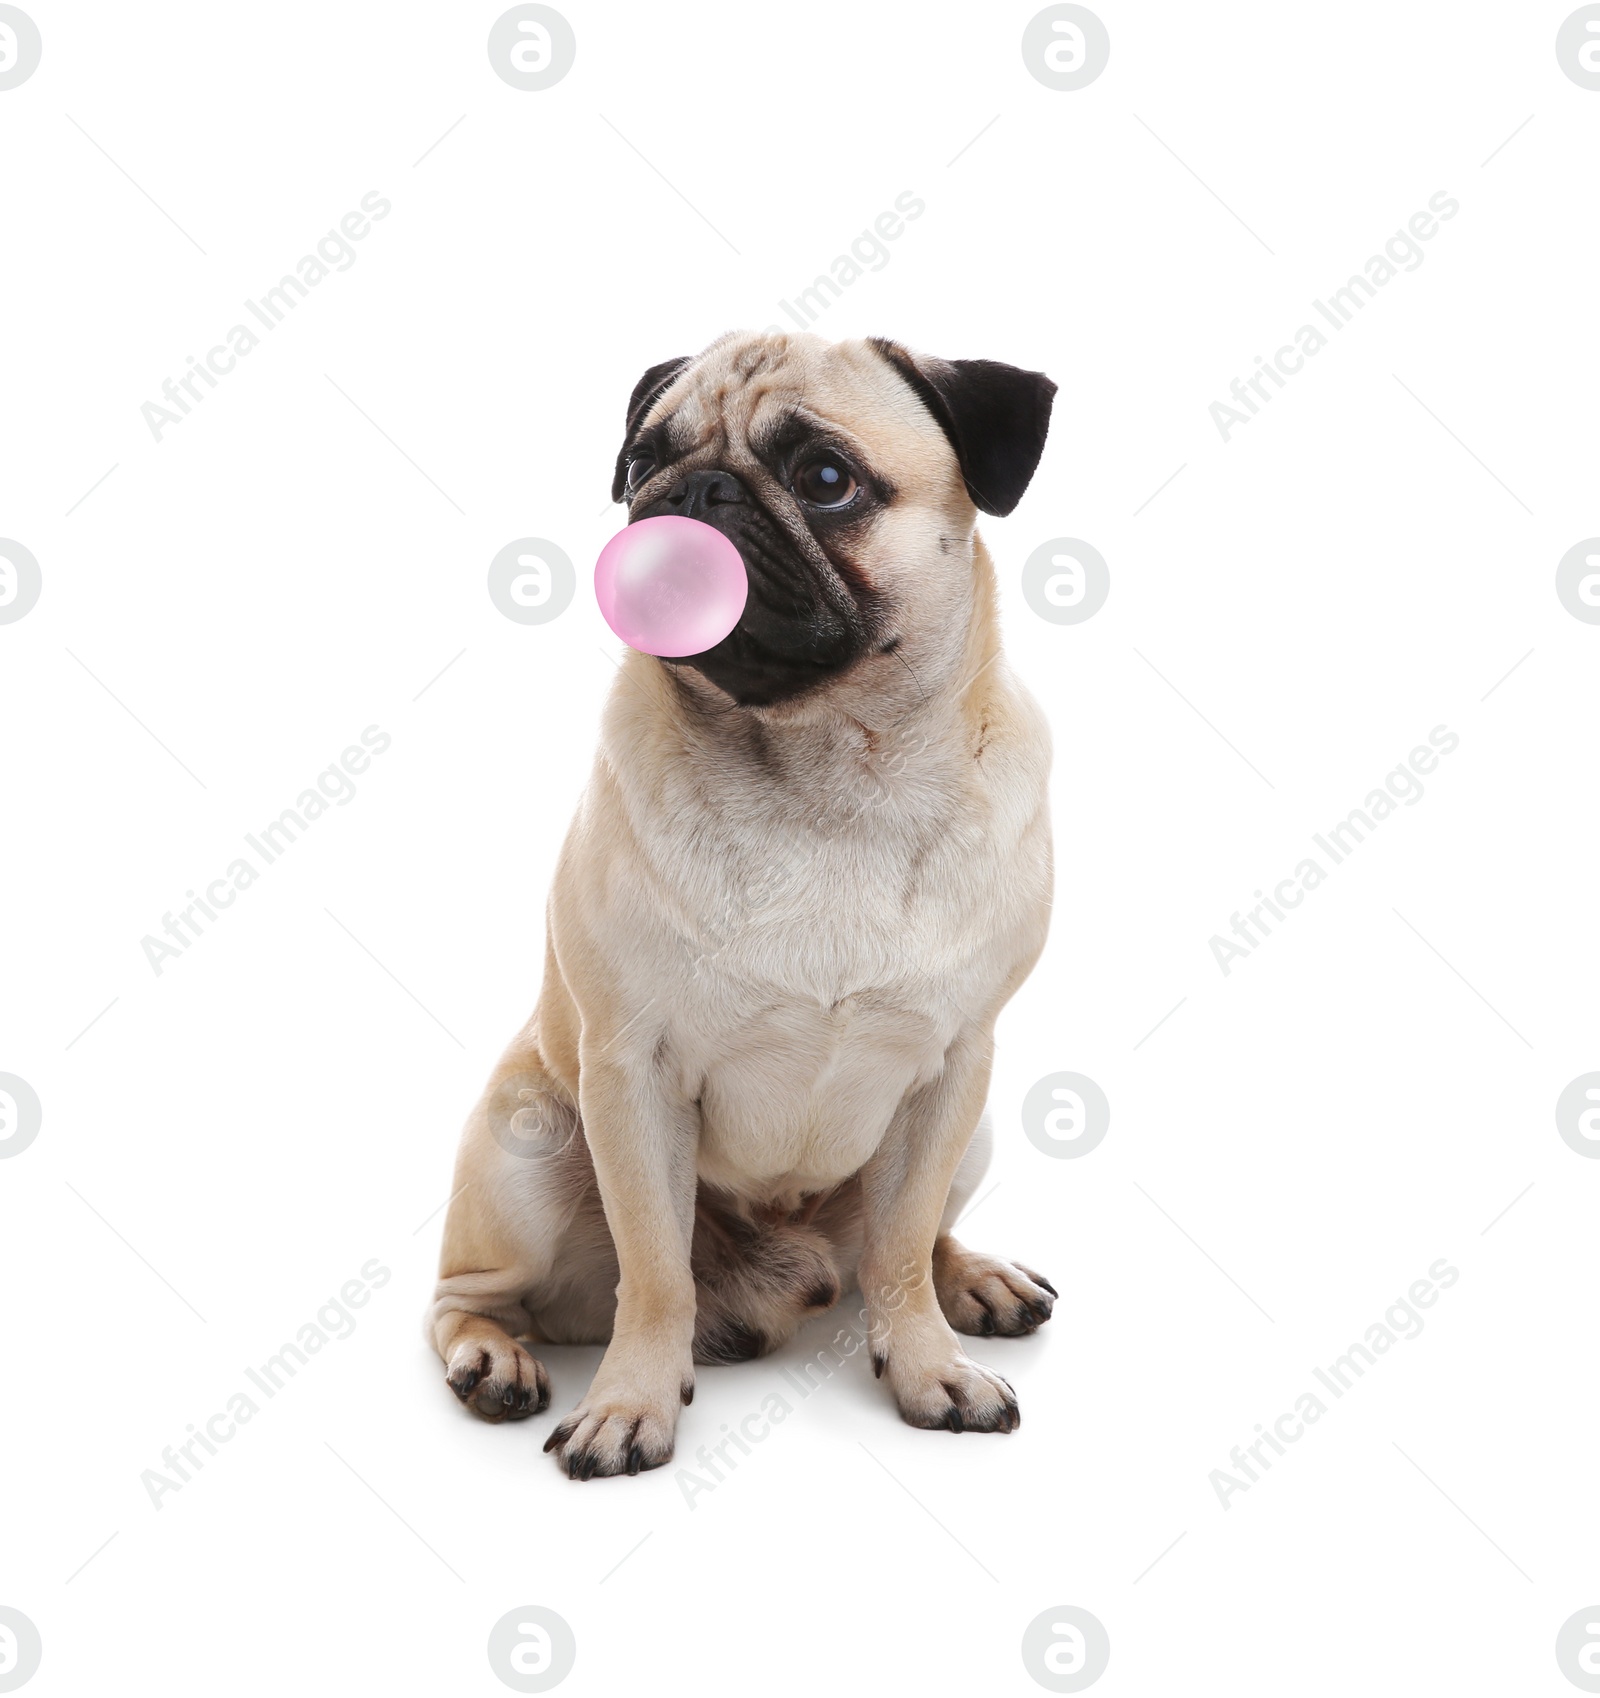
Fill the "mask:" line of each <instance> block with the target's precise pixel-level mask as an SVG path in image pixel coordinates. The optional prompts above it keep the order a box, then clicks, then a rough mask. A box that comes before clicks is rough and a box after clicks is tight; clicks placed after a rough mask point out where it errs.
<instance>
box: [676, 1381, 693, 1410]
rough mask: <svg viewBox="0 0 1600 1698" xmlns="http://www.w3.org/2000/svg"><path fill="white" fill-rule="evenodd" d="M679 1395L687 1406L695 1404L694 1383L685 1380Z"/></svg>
mask: <svg viewBox="0 0 1600 1698" xmlns="http://www.w3.org/2000/svg"><path fill="white" fill-rule="evenodd" d="M678 1395H679V1396H680V1397H682V1399H683V1401H684V1404H685V1405H686V1406H687V1405H688V1404H691V1403H693V1402H694V1381H693V1380H685V1381H684V1382H683V1390H682V1391H681V1392H680V1393H679V1394H678Z"/></svg>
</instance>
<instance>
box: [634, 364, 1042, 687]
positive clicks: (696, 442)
mask: <svg viewBox="0 0 1600 1698" xmlns="http://www.w3.org/2000/svg"><path fill="white" fill-rule="evenodd" d="M1055 388H1056V386H1055V385H1054V384H1053V383H1052V382H1051V381H1050V380H1049V378H1047V377H1045V376H1044V375H1043V374H1042V373H1040V372H1033V371H1020V370H1018V369H1017V368H1016V367H1015V366H1008V365H1000V364H997V363H996V362H994V361H992V360H935V359H927V358H924V357H922V356H920V355H915V354H911V353H909V352H907V350H906V349H904V348H902V347H900V346H899V345H898V344H897V343H894V342H888V341H884V340H881V339H877V338H874V339H872V340H870V341H853V342H839V343H832V344H830V343H827V342H824V341H823V340H821V338H819V337H816V336H809V335H806V336H790V335H784V334H780V333H767V334H762V335H755V334H738V335H733V336H727V337H724V338H723V339H722V340H721V341H719V342H714V343H713V344H712V345H711V346H710V347H709V348H708V349H706V351H705V352H704V353H703V354H701V355H699V356H698V357H695V358H683V359H676V360H668V361H666V362H665V363H663V364H661V365H658V366H652V367H651V368H650V369H649V370H648V371H647V372H646V373H645V374H644V376H643V377H642V378H640V379H639V382H638V384H637V385H636V386H635V388H634V391H633V395H632V398H631V399H630V401H629V403H628V421H627V433H626V436H625V437H624V440H623V445H622V451H621V453H620V454H618V456H617V469H616V479H615V482H614V484H613V487H612V492H611V493H612V498H613V499H614V500H618V501H623V500H625V501H626V502H627V503H628V508H629V514H628V516H629V520H630V522H632V521H633V520H636V519H647V518H651V517H653V516H655V515H657V514H663V513H678V514H683V515H685V516H687V517H689V518H692V519H699V520H701V521H702V522H703V523H705V524H708V525H712V526H714V527H715V528H716V529H717V530H719V531H722V532H723V533H724V534H725V535H726V536H727V537H728V538H729V539H730V540H731V541H732V542H733V543H734V545H735V546H736V547H737V548H738V550H739V553H740V554H741V555H742V556H743V558H744V563H745V567H746V570H747V571H748V573H749V579H750V594H749V600H748V601H747V602H746V605H745V610H744V613H743V614H742V615H741V616H740V619H739V623H738V624H737V625H736V626H735V627H734V629H733V631H732V632H731V633H730V634H729V635H728V636H727V637H725V638H724V639H723V640H722V641H721V642H720V643H718V644H717V645H716V647H715V648H711V649H707V650H706V651H705V653H704V654H698V655H690V656H688V657H686V658H685V659H683V660H680V661H674V662H671V663H670V664H673V665H677V666H682V667H687V668H692V669H693V671H694V672H696V673H698V674H700V675H701V676H702V677H704V678H705V679H707V680H709V681H710V683H712V684H713V685H715V686H716V687H717V688H718V689H720V690H721V691H723V692H725V693H726V694H727V695H728V696H731V697H732V698H733V700H734V701H735V702H737V703H738V704H739V705H740V706H742V707H758V708H760V707H772V706H775V705H777V704H779V703H783V702H792V701H795V700H796V699H797V698H800V697H803V696H807V695H810V694H812V693H815V692H817V691H820V690H822V689H824V688H826V687H827V686H829V685H831V684H834V683H835V682H837V681H839V680H841V679H843V678H845V677H846V676H847V675H854V674H856V673H857V672H858V671H859V669H861V668H862V667H864V666H867V665H870V664H871V663H872V660H873V657H875V656H882V657H883V664H884V665H887V666H895V665H897V664H898V662H897V661H895V660H893V659H891V658H889V657H891V656H893V655H895V654H897V653H898V654H899V655H900V656H901V658H902V659H905V658H906V657H912V659H913V661H914V659H915V658H916V657H919V656H920V657H921V658H923V659H924V660H925V661H926V660H930V659H931V658H932V651H935V650H936V651H937V652H938V653H940V654H948V653H951V652H955V653H959V649H960V643H961V641H962V639H963V637H964V633H965V630H966V627H967V625H968V624H969V623H970V619H971V616H972V611H973V607H974V601H975V589H974V583H973V570H974V562H973V551H972V543H973V527H974V524H975V521H976V509H977V508H982V509H983V511H984V512H986V513H1009V512H1010V511H1011V509H1012V508H1013V507H1015V506H1016V504H1017V502H1018V501H1019V500H1021V498H1022V494H1023V491H1024V490H1025V489H1026V488H1027V487H1028V482H1029V480H1030V479H1031V478H1032V476H1033V473H1034V468H1035V467H1036V466H1037V465H1038V463H1039V456H1040V454H1041V453H1042V452H1043V450H1044V440H1045V433H1046V431H1047V430H1048V428H1049V423H1050V402H1051V397H1052V396H1053V395H1054V394H1055Z"/></svg>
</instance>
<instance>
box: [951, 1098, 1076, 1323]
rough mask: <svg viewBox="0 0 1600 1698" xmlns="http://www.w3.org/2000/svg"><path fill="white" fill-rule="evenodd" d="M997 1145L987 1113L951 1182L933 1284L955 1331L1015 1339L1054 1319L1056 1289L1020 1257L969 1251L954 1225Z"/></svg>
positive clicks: (970, 1197) (975, 1188) (986, 1167)
mask: <svg viewBox="0 0 1600 1698" xmlns="http://www.w3.org/2000/svg"><path fill="white" fill-rule="evenodd" d="M993 1145H994V1128H993V1126H992V1125H991V1124H990V1121H989V1116H988V1115H987V1114H985V1115H984V1116H983V1118H982V1119H981V1120H980V1121H979V1122H978V1127H977V1130H976V1131H975V1132H974V1133H973V1134H972V1142H971V1143H970V1144H968V1145H967V1148H966V1153H965V1154H964V1155H963V1156H962V1158H961V1164H960V1166H959V1167H957V1169H956V1176H955V1178H954V1179H953V1180H952V1181H951V1184H950V1197H949V1201H948V1202H947V1203H946V1204H945V1210H944V1218H943V1219H942V1220H941V1221H940V1223H939V1236H938V1237H937V1238H936V1239H935V1240H934V1245H933V1289H934V1292H935V1293H936V1295H937V1296H938V1299H939V1307H940V1308H941V1309H942V1310H943V1311H944V1318H945V1319H946V1320H947V1321H948V1322H949V1323H950V1325H951V1326H953V1327H954V1328H955V1329H956V1331H957V1332H964V1333H967V1334H969V1335H973V1334H975V1335H977V1336H979V1337H984V1338H987V1337H990V1336H992V1335H994V1334H1003V1335H1004V1336H1005V1337H1007V1338H1015V1337H1018V1336H1019V1335H1020V1334H1022V1333H1029V1332H1033V1331H1034V1330H1035V1329H1036V1328H1038V1327H1040V1326H1042V1325H1043V1324H1044V1323H1045V1322H1046V1321H1047V1320H1049V1319H1050V1311H1051V1309H1052V1308H1053V1307H1054V1306H1055V1300H1056V1288H1055V1287H1054V1286H1053V1285H1052V1284H1051V1283H1050V1282H1049V1280H1047V1279H1045V1278H1044V1276H1043V1275H1042V1274H1037V1273H1035V1272H1034V1271H1033V1269H1032V1268H1028V1267H1024V1266H1023V1265H1022V1263H1021V1262H1005V1261H1001V1260H1000V1258H999V1257H998V1256H985V1255H983V1254H982V1253H981V1252H980V1251H977V1250H969V1249H967V1247H966V1246H965V1245H964V1244H962V1243H961V1242H960V1240H959V1239H957V1238H955V1237H953V1236H952V1228H953V1227H954V1226H955V1223H956V1221H957V1220H958V1219H959V1218H960V1216H961V1214H962V1212H963V1210H965V1208H966V1207H967V1204H968V1203H969V1202H970V1201H971V1200H972V1194H973V1192H974V1191H976V1190H977V1188H978V1185H979V1182H980V1181H981V1180H982V1178H983V1176H984V1174H985V1172H987V1170H988V1167H989V1156H990V1152H991V1150H992V1148H993Z"/></svg>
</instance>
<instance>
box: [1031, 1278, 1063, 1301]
mask: <svg viewBox="0 0 1600 1698" xmlns="http://www.w3.org/2000/svg"><path fill="white" fill-rule="evenodd" d="M1033 1283H1034V1284H1035V1285H1037V1286H1041V1287H1043V1289H1044V1290H1046V1291H1048V1292H1049V1293H1050V1295H1051V1296H1052V1297H1059V1296H1060V1295H1061V1293H1060V1292H1059V1291H1057V1290H1056V1288H1055V1287H1054V1286H1053V1285H1052V1284H1051V1283H1050V1281H1049V1280H1047V1279H1041V1278H1040V1277H1039V1275H1038V1274H1035V1275H1034V1276H1033Z"/></svg>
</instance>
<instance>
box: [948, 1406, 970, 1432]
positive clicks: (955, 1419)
mask: <svg viewBox="0 0 1600 1698" xmlns="http://www.w3.org/2000/svg"><path fill="white" fill-rule="evenodd" d="M944 1424H945V1425H946V1426H947V1427H948V1428H949V1429H950V1431H951V1432H952V1433H964V1432H965V1431H966V1430H967V1429H966V1426H965V1424H964V1423H963V1422H962V1419H961V1411H960V1410H959V1409H957V1408H956V1406H955V1405H954V1404H953V1403H952V1404H951V1405H950V1407H949V1409H948V1410H947V1411H946V1412H945V1418H944Z"/></svg>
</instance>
